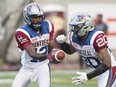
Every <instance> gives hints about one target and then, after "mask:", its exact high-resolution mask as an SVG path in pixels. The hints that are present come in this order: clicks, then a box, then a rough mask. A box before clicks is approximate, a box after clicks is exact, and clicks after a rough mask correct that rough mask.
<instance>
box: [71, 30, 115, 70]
mask: <svg viewBox="0 0 116 87" xmlns="http://www.w3.org/2000/svg"><path fill="white" fill-rule="evenodd" d="M69 40H70V43H71V44H72V46H73V47H74V48H75V49H76V50H77V52H78V53H79V54H80V56H81V58H82V59H83V60H84V61H85V62H86V63H87V64H88V65H89V66H90V67H91V68H93V69H95V68H97V67H98V66H99V65H100V64H101V61H100V60H99V56H98V54H97V52H99V51H100V50H101V49H103V48H105V47H106V48H107V50H108V52H109V54H110V56H111V57H110V58H111V63H112V66H116V60H115V58H114V56H113V55H112V52H111V50H110V49H109V47H108V42H107V38H106V35H105V34H104V33H103V32H102V31H96V30H93V31H90V33H89V35H88V36H87V38H86V39H85V40H84V41H83V42H80V40H79V38H78V37H75V36H74V34H73V32H69Z"/></svg>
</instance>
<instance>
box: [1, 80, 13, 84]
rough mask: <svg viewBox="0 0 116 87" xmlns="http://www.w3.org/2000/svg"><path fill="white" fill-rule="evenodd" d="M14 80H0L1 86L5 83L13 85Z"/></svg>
mask: <svg viewBox="0 0 116 87" xmlns="http://www.w3.org/2000/svg"><path fill="white" fill-rule="evenodd" d="M12 81H13V79H0V84H3V83H12Z"/></svg>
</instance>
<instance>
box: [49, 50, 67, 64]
mask: <svg viewBox="0 0 116 87" xmlns="http://www.w3.org/2000/svg"><path fill="white" fill-rule="evenodd" d="M51 58H52V61H53V62H54V63H60V62H62V61H63V59H64V58H65V53H64V51H63V50H61V49H58V48H56V49H53V50H52V53H51Z"/></svg>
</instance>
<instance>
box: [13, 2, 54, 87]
mask: <svg viewBox="0 0 116 87" xmlns="http://www.w3.org/2000/svg"><path fill="white" fill-rule="evenodd" d="M23 15H24V19H25V22H26V24H24V25H23V26H21V27H20V28H18V29H17V30H16V32H15V39H16V42H17V48H18V51H19V53H20V56H21V63H22V67H21V69H20V70H19V72H18V74H17V75H16V77H15V79H14V81H13V83H12V87H28V85H29V83H30V82H31V81H36V82H37V84H38V86H39V87H50V81H51V80H50V67H49V59H50V55H49V54H48V51H49V50H51V49H52V48H53V47H54V46H55V45H54V41H53V34H54V26H53V24H52V23H50V22H49V21H47V20H45V15H44V11H43V9H42V8H41V6H40V5H39V4H38V3H30V4H28V5H27V6H26V7H25V8H24V11H23Z"/></svg>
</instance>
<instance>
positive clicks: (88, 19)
mask: <svg viewBox="0 0 116 87" xmlns="http://www.w3.org/2000/svg"><path fill="white" fill-rule="evenodd" d="M69 26H70V31H72V32H73V33H74V35H75V36H79V37H82V36H84V35H86V34H87V33H88V32H89V31H92V30H93V26H94V21H93V17H92V16H91V15H90V14H89V13H85V12H80V13H77V14H75V15H74V16H73V17H72V18H71V20H70V23H69Z"/></svg>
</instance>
